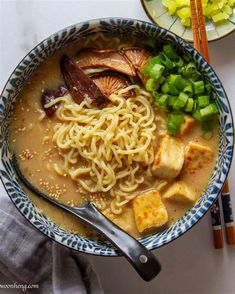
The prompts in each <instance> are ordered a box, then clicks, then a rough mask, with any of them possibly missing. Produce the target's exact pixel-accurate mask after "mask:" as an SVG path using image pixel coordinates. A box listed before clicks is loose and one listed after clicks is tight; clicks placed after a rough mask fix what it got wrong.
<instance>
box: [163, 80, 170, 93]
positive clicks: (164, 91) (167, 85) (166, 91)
mask: <svg viewBox="0 0 235 294" xmlns="http://www.w3.org/2000/svg"><path fill="white" fill-rule="evenodd" d="M161 90H162V93H164V94H169V93H170V86H169V84H168V83H167V82H165V83H164V84H163V85H162V86H161Z"/></svg>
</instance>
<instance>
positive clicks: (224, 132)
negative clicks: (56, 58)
mask: <svg viewBox="0 0 235 294" xmlns="http://www.w3.org/2000/svg"><path fill="white" fill-rule="evenodd" d="M95 32H107V33H108V32H110V33H114V32H115V33H119V34H124V35H125V36H127V35H134V36H136V37H139V38H148V37H152V38H157V39H159V40H161V41H164V42H168V43H172V44H174V45H175V46H176V47H178V48H179V50H181V51H182V52H188V53H189V54H190V55H191V56H192V58H193V60H194V61H195V62H196V63H197V64H198V66H199V68H200V70H201V71H202V73H203V74H204V76H205V78H206V79H207V80H208V82H209V83H210V84H211V86H212V87H213V89H214V92H215V93H216V97H217V98H216V99H217V104H218V107H219V110H220V140H219V154H218V158H217V162H216V166H215V168H214V171H213V175H212V176H211V179H210V182H209V184H208V186H207V188H206V190H205V192H204V193H203V195H202V196H201V198H200V199H199V200H198V201H197V203H196V204H195V205H194V207H193V208H192V209H191V210H190V211H188V213H186V214H185V215H184V216H183V217H182V218H181V219H180V220H178V221H177V222H176V223H175V224H174V225H172V226H171V227H170V228H168V229H166V230H164V231H163V232H160V233H155V234H153V235H150V236H148V237H144V238H141V239H140V241H141V243H142V244H144V245H145V246H146V247H147V248H148V249H150V250H151V249H155V248H158V247H160V246H162V245H164V244H167V243H169V242H171V241H173V240H174V239H176V238H177V237H179V236H180V235H182V234H183V233H185V232H186V231H187V230H189V229H190V228H191V227H192V226H193V225H194V224H196V223H197V222H198V221H199V220H200V219H201V218H202V216H203V215H204V214H205V213H206V212H207V211H208V209H209V207H210V206H211V205H212V203H213V202H214V200H215V199H216V198H217V196H218V194H219V192H220V190H221V188H222V186H223V183H224V181H225V179H226V177H227V175H228V172H229V168H230V164H231V161H232V154H233V139H234V131H233V120H232V114H231V108H230V105H229V102H228V99H227V97H226V94H225V91H224V89H223V87H222V85H221V82H220V81H219V79H218V77H217V75H216V74H215V72H214V70H213V69H212V68H211V67H210V65H209V64H208V63H207V62H206V61H205V60H204V59H203V57H202V56H201V55H200V54H199V53H198V52H197V51H196V50H194V48H193V47H192V46H191V45H190V44H188V43H187V42H185V41H184V40H183V39H181V38H179V37H177V36H176V35H174V34H173V33H171V32H169V31H167V30H165V29H163V28H160V27H157V26H155V25H153V24H150V23H147V22H143V21H138V20H134V19H122V18H106V19H98V20H91V21H87V22H83V23H79V24H76V25H73V26H70V27H68V28H65V29H64V30H61V31H59V32H58V33H56V34H54V35H52V36H50V37H49V38H47V39H46V40H44V41H42V42H41V43H40V44H39V45H37V46H36V47H35V48H34V49H33V50H32V51H30V52H29V53H28V54H27V55H26V56H25V58H24V59H23V60H22V61H21V62H20V63H19V64H18V66H17V67H16V69H15V70H14V72H13V73H12V75H11V76H10V78H9V80H8V82H7V84H6V86H5V88H4V90H3V92H2V95H1V98H0V152H1V162H0V173H1V179H2V182H3V184H4V186H5V189H6V191H7V193H8V195H9V197H10V199H11V200H12V202H13V203H14V204H15V206H16V207H17V208H18V209H19V211H20V212H21V213H22V214H23V215H24V216H25V217H26V218H27V219H28V220H29V221H30V222H31V224H32V225H33V226H34V227H35V228H37V229H38V230H39V231H41V232H42V233H43V234H45V235H46V236H48V237H50V238H51V239H53V240H55V241H57V242H59V243H61V244H63V245H65V246H67V247H70V248H72V249H75V250H79V251H81V252H85V253H91V254H96V255H105V256H115V255H118V254H119V253H118V252H117V251H116V250H115V249H114V248H113V247H112V246H111V245H110V244H109V243H108V242H105V241H104V242H100V241H93V240H89V239H87V238H83V237H80V236H77V235H74V234H71V233H69V232H67V231H65V230H64V229H62V228H60V227H59V226H57V225H56V224H54V223H53V222H51V221H50V220H48V219H47V218H46V217H45V216H44V215H42V214H41V213H39V212H38V211H37V209H36V208H35V206H34V204H33V203H32V202H31V201H30V200H29V198H28V196H27V194H26V192H25V191H24V190H23V188H22V186H21V185H20V183H19V182H18V180H17V178H16V175H15V173H14V170H13V168H12V163H11V154H10V151H9V146H8V140H7V138H8V130H9V118H10V116H11V113H12V108H13V104H14V102H15V101H16V99H17V94H18V93H19V92H20V90H21V88H22V86H23V85H24V83H25V81H26V80H27V79H28V78H29V76H30V75H31V74H32V72H33V71H34V70H35V69H36V68H37V67H38V66H39V64H40V63H41V62H42V61H43V60H44V59H46V58H47V57H48V56H50V55H51V54H53V53H54V52H55V51H56V50H58V49H60V48H62V47H64V46H65V45H67V44H68V43H70V42H72V41H75V40H79V39H80V38H84V37H88V36H90V35H91V34H93V33H95Z"/></svg>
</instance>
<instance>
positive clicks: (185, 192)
mask: <svg viewBox="0 0 235 294" xmlns="http://www.w3.org/2000/svg"><path fill="white" fill-rule="evenodd" d="M162 197H163V198H164V199H166V200H169V201H173V202H182V203H187V202H189V203H192V202H194V201H195V200H196V197H195V193H194V192H193V191H192V190H191V189H190V188H189V187H188V185H187V184H186V183H185V182H183V181H175V182H173V183H172V184H170V185H169V187H168V188H167V190H165V191H164V193H163V195H162Z"/></svg>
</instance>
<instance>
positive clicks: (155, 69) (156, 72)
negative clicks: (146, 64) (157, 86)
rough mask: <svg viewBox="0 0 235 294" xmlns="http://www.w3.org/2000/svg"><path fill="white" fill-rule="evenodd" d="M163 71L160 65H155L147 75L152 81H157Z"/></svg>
mask: <svg viewBox="0 0 235 294" xmlns="http://www.w3.org/2000/svg"><path fill="white" fill-rule="evenodd" d="M164 69H165V66H164V65H161V64H155V65H154V66H153V67H152V68H151V69H150V72H149V75H150V77H151V78H153V79H156V80H157V79H159V78H160V77H161V75H162V73H163V71H164Z"/></svg>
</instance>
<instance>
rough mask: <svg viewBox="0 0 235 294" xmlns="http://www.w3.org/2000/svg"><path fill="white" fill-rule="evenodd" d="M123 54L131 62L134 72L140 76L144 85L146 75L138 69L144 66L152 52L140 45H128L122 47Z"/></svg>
mask: <svg viewBox="0 0 235 294" xmlns="http://www.w3.org/2000/svg"><path fill="white" fill-rule="evenodd" d="M123 52H124V55H125V56H126V57H127V59H128V60H129V61H130V62H131V64H132V65H133V67H134V68H135V70H136V74H137V75H138V77H139V78H140V80H141V82H142V83H143V84H144V85H145V83H146V77H145V76H144V75H143V74H142V73H141V71H140V69H141V68H142V67H143V66H145V64H146V63H147V61H148V59H149V58H151V57H152V54H151V53H150V52H149V51H147V50H146V49H144V48H141V47H128V48H123Z"/></svg>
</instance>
